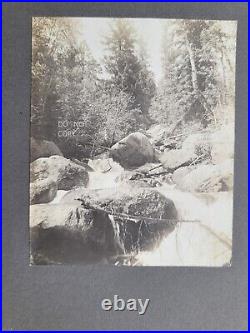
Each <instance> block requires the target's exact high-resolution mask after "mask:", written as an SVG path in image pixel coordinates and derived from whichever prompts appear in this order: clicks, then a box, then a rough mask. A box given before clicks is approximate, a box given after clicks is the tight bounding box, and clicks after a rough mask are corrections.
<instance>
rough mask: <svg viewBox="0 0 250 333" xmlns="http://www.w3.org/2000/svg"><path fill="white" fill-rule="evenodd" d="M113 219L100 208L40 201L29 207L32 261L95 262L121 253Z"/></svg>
mask: <svg viewBox="0 0 250 333" xmlns="http://www.w3.org/2000/svg"><path fill="white" fill-rule="evenodd" d="M115 232H116V231H115V229H114V227H113V222H112V221H111V219H110V217H109V215H108V214H107V213H106V212H104V211H101V210H88V209H84V208H83V207H81V206H80V204H79V203H71V204H65V203H64V204H63V205H62V204H53V205H49V204H41V205H33V206H31V208H30V241H31V242H30V244H31V261H32V263H33V264H81V263H95V262H98V261H102V260H104V259H105V258H108V257H110V256H114V255H119V254H120V253H122V252H123V251H122V249H121V248H120V244H119V242H118V243H116V242H117V241H118V239H117V238H116V234H115Z"/></svg>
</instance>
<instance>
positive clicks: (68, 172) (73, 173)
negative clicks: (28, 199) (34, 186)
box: [30, 156, 89, 191]
mask: <svg viewBox="0 0 250 333" xmlns="http://www.w3.org/2000/svg"><path fill="white" fill-rule="evenodd" d="M47 178H49V179H50V180H52V181H54V182H55V183H56V184H57V187H58V190H65V191H68V190H70V189H72V188H74V187H77V186H87V184H88V180H89V176H88V172H87V171H86V168H85V167H83V166H81V165H78V164H76V163H73V162H71V161H70V160H69V159H66V158H64V157H62V156H51V157H44V158H39V159H37V160H35V161H33V162H32V163H31V165H30V181H31V182H37V181H40V180H43V179H47Z"/></svg>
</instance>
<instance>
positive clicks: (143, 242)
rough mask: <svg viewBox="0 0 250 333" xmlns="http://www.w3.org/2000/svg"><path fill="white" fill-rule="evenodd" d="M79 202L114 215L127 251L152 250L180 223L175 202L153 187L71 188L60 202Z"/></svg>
mask: <svg viewBox="0 0 250 333" xmlns="http://www.w3.org/2000/svg"><path fill="white" fill-rule="evenodd" d="M76 201H79V202H82V204H83V205H85V207H88V206H89V205H90V206H96V207H99V208H101V209H104V210H105V211H106V212H108V213H109V214H110V216H112V218H113V221H114V226H115V229H116V230H117V237H118V239H119V242H120V244H121V247H122V248H123V249H124V250H123V251H124V253H128V252H131V251H134V250H136V251H139V250H150V249H152V248H153V247H155V246H157V245H158V244H159V241H160V240H161V239H162V238H163V237H165V236H167V235H168V234H169V233H170V232H172V231H173V230H174V228H175V225H176V223H177V211H176V208H175V205H174V203H173V201H172V200H171V199H168V198H166V197H165V196H163V195H162V194H160V193H159V192H158V191H156V190H153V189H150V188H133V187H132V188H131V187H129V186H121V187H117V188H112V189H105V190H87V189H84V188H83V189H81V188H79V189H76V190H72V191H69V192H68V193H67V194H66V195H65V196H64V197H63V199H62V201H61V203H62V204H63V203H64V202H65V203H68V204H69V203H74V202H76ZM162 219H163V220H162Z"/></svg>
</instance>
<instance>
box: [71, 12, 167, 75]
mask: <svg viewBox="0 0 250 333" xmlns="http://www.w3.org/2000/svg"><path fill="white" fill-rule="evenodd" d="M74 20H76V29H77V31H78V38H80V39H81V36H82V38H83V39H84V40H85V41H86V42H87V45H88V47H89V49H90V51H91V53H92V55H93V56H94V58H95V59H96V60H97V61H99V62H101V61H102V58H103V57H104V55H105V44H104V43H103V38H104V36H105V35H107V34H108V33H109V30H110V28H109V26H110V24H112V21H113V19H110V18H77V19H74ZM129 20H130V21H131V22H132V24H133V26H134V27H135V29H136V32H137V35H138V38H140V39H142V40H143V41H144V43H145V47H146V51H147V53H148V58H149V59H148V60H149V65H150V68H151V70H152V72H153V73H154V76H155V79H156V80H157V81H158V80H159V79H160V77H161V44H162V43H161V36H162V29H163V27H164V23H165V24H166V20H160V19H129Z"/></svg>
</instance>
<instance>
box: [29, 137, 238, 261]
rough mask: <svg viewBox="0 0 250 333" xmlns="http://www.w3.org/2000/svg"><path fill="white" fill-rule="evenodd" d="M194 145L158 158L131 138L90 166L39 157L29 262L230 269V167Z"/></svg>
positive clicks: (142, 140)
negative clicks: (205, 156) (206, 156)
mask: <svg viewBox="0 0 250 333" xmlns="http://www.w3.org/2000/svg"><path fill="white" fill-rule="evenodd" d="M210 141H211V140H210ZM189 142H191V143H189V145H188V143H187V142H186V143H185V142H184V144H183V146H182V147H181V148H180V149H174V150H168V149H167V150H165V151H164V152H163V153H161V154H160V153H158V152H157V149H155V146H154V143H153V142H150V140H149V139H148V138H147V137H146V136H144V135H143V134H141V133H133V134H132V135H130V136H128V137H127V138H124V139H123V140H122V142H120V143H117V144H116V145H115V146H114V147H112V149H111V151H110V154H109V157H105V158H103V157H102V158H96V159H93V160H89V161H88V164H86V163H84V162H82V161H78V160H69V159H66V158H64V157H63V156H59V155H57V154H56V155H53V152H52V153H51V154H49V155H52V156H47V157H38V158H36V159H35V160H34V161H33V162H32V163H31V190H30V193H31V195H30V202H31V206H30V239H31V263H32V264H85V263H98V262H104V263H112V264H115V265H142V266H143V265H145V266H146V265H175V266H179V265H185V266H186V265H187V266H188V265H202V266H206V265H208V266H211V265H213V266H221V265H226V264H228V263H229V262H230V259H231V246H232V245H231V243H232V186H233V184H232V182H233V180H232V179H233V160H232V158H231V155H230V154H227V155H226V156H225V158H223V160H222V161H216V163H215V162H208V160H207V159H201V158H200V155H197V152H196V149H195V147H194V146H195V144H196V142H197V140H193V141H192V140H191V138H189ZM192 142H193V144H192ZM185 144H186V146H185ZM185 147H186V148H185ZM216 149H217V150H218V147H216ZM214 151H215V149H214ZM219 155H220V154H219ZM36 157H37V156H36ZM216 157H218V153H217V155H216ZM214 158H215V157H214Z"/></svg>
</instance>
